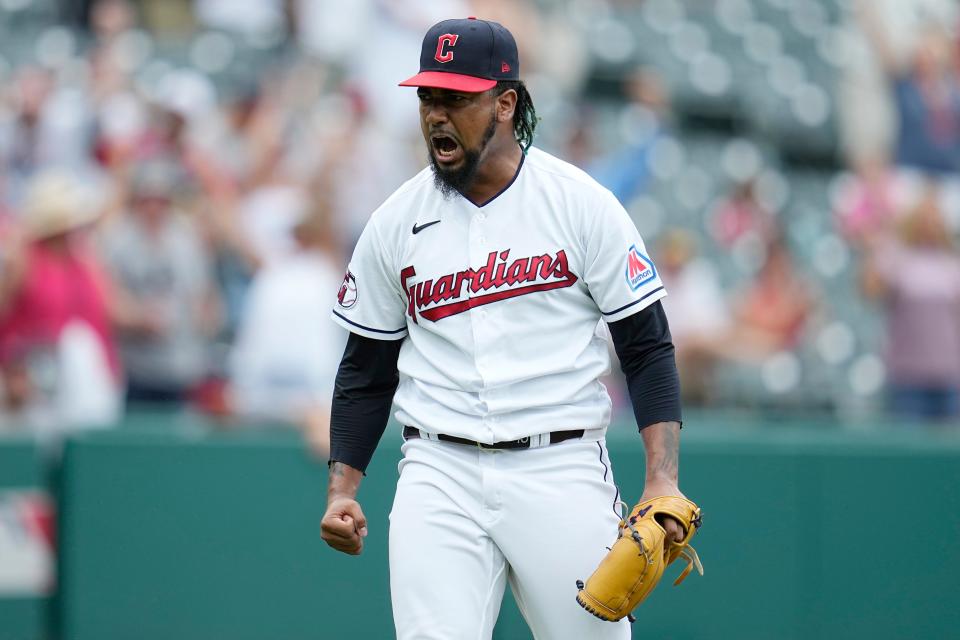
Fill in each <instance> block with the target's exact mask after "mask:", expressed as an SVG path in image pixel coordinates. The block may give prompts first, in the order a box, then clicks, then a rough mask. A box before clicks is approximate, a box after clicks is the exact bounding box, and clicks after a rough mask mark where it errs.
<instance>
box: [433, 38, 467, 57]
mask: <svg viewBox="0 0 960 640" xmlns="http://www.w3.org/2000/svg"><path fill="white" fill-rule="evenodd" d="M459 37H460V36H459V35H457V34H455V33H445V34H443V35H442V36H440V38H439V39H438V40H437V53H436V55H434V56H433V58H434V59H435V60H436V61H437V62H450V61H451V60H453V51H450V50H449V49H448V47H449V48H450V49H452V48H453V47H454V45H456V44H457V39H458V38H459Z"/></svg>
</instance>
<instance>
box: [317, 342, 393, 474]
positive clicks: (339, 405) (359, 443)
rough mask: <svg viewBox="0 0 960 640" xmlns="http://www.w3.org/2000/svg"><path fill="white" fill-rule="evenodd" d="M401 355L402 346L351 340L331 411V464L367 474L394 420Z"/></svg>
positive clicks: (341, 368) (345, 353)
mask: <svg viewBox="0 0 960 640" xmlns="http://www.w3.org/2000/svg"><path fill="white" fill-rule="evenodd" d="M399 353H400V343H399V341H385V340H372V339H370V338H364V337H361V336H358V335H355V334H351V335H350V337H349V338H348V340H347V346H346V349H344V352H343V359H342V360H341V362H340V369H339V370H338V372H337V380H336V384H335V388H334V394H333V404H332V406H331V410H330V460H331V463H333V462H340V463H343V464H345V465H346V466H348V467H352V468H353V469H356V470H359V471H360V472H361V473H362V472H364V471H366V470H367V464H369V462H370V459H371V458H372V457H373V452H374V450H376V448H377V444H378V443H379V442H380V437H381V436H382V435H383V431H384V429H385V428H386V426H387V421H388V420H389V418H390V405H391V403H392V402H393V394H394V392H395V391H396V390H397V384H398V382H399V374H398V373H397V358H398V356H399Z"/></svg>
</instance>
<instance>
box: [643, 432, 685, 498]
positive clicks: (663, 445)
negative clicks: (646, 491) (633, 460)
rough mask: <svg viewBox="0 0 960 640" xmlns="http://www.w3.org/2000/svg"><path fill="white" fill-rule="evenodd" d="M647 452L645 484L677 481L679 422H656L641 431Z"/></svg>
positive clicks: (674, 482) (664, 483)
mask: <svg viewBox="0 0 960 640" xmlns="http://www.w3.org/2000/svg"><path fill="white" fill-rule="evenodd" d="M641 434H642V435H643V447H644V449H645V450H646V454H647V473H646V478H647V480H646V486H647V487H650V486H653V485H669V486H673V487H676V486H678V483H679V468H680V462H679V461H680V423H679V422H658V423H657V424H652V425H650V426H648V427H647V428H645V429H644V430H643V431H641Z"/></svg>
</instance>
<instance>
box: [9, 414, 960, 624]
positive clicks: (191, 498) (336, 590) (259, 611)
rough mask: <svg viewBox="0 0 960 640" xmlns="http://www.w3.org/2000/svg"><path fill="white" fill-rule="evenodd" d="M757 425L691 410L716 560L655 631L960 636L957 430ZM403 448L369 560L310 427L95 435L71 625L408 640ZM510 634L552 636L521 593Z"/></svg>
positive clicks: (71, 473) (620, 439)
mask: <svg viewBox="0 0 960 640" xmlns="http://www.w3.org/2000/svg"><path fill="white" fill-rule="evenodd" d="M739 423H740V421H739V420H737V419H735V418H729V417H728V418H726V419H724V420H720V419H713V418H711V417H709V416H700V417H696V418H691V419H689V420H688V422H687V425H688V426H687V427H686V428H685V429H684V438H683V453H682V462H681V480H682V482H681V484H682V487H683V489H684V491H685V492H687V494H688V495H689V496H691V497H692V498H694V499H696V500H697V501H698V502H699V503H700V504H701V506H702V507H703V509H704V527H703V529H702V530H701V532H700V534H699V535H698V540H697V544H696V545H695V546H696V547H697V549H698V551H699V552H700V556H701V558H702V559H703V562H704V566H705V569H706V574H705V575H704V576H703V577H699V576H696V575H694V576H691V577H690V578H688V579H687V581H686V582H685V583H684V584H683V585H681V586H680V587H676V588H674V587H672V586H671V585H670V582H669V581H665V582H664V583H663V584H662V585H661V586H660V588H659V589H658V590H657V591H656V592H655V593H654V594H653V596H652V597H651V598H650V599H649V600H648V601H647V602H646V603H645V604H644V605H643V606H642V607H641V608H640V609H639V610H638V611H637V614H638V617H640V618H641V619H642V620H643V628H644V630H645V633H644V637H646V638H652V637H661V638H671V639H679V640H687V639H689V640H693V639H700V638H703V639H714V638H716V639H728V638H737V639H740V640H743V639H751V638H756V639H764V640H767V639H776V638H785V639H794V638H795V639H800V638H803V639H808V638H824V639H833V638H845V639H857V638H864V639H867V638H869V639H870V640H881V639H884V638H891V639H892V638H918V637H928V638H946V637H956V635H955V634H956V630H957V629H958V628H960V608H958V607H957V596H958V584H960V578H958V573H960V545H958V544H957V539H958V534H960V486H958V485H960V473H958V472H960V437H958V435H957V434H956V432H953V433H952V434H951V433H943V432H930V431H921V430H915V429H911V430H904V431H887V430H884V431H880V432H876V431H871V432H849V431H843V430H840V429H836V428H833V429H827V428H820V427H817V426H810V425H807V424H797V425H792V424H787V423H785V422H783V421H772V422H771V423H769V424H766V426H764V427H755V428H740V427H737V426H735V425H737V424H739ZM398 445H399V435H398V430H397V429H395V428H391V430H390V431H388V433H387V435H386V436H385V438H384V442H383V443H382V445H381V447H380V450H379V451H378V453H377V455H376V457H375V459H374V462H373V464H372V466H371V468H370V470H369V473H368V477H367V478H366V480H365V481H364V484H363V487H362V490H361V501H362V503H363V505H364V508H365V511H366V514H367V516H368V519H369V521H370V535H369V537H368V538H367V541H366V549H365V551H364V554H363V555H362V556H361V557H347V556H344V555H341V554H337V553H334V552H333V551H331V550H329V549H328V548H326V546H325V545H324V544H323V543H322V541H321V540H320V538H319V521H320V517H321V515H322V513H323V508H324V504H325V497H324V493H325V471H326V469H325V466H324V465H323V464H322V463H318V462H317V461H314V460H311V459H310V458H309V457H308V455H307V454H306V453H305V452H304V450H303V448H302V447H301V445H300V444H299V443H298V442H297V440H296V439H295V438H294V437H293V436H291V435H287V434H279V433H268V432H259V433H244V434H211V433H209V432H207V431H205V430H200V429H192V428H182V427H170V428H165V427H164V424H163V421H162V420H155V421H154V422H153V423H151V424H150V425H149V426H147V427H143V428H127V429H120V430H116V431H112V432H105V433H97V434H90V435H85V436H81V437H77V438H75V439H73V440H72V441H71V442H70V443H69V444H68V446H67V448H66V450H65V453H64V458H63V467H62V471H61V474H60V487H61V490H60V511H61V513H60V515H61V521H60V527H61V528H60V543H61V546H60V549H61V557H60V568H59V571H60V594H59V598H58V601H57V606H56V614H57V615H56V617H55V622H56V627H57V628H58V629H59V631H60V633H59V637H62V638H63V639H64V640H114V639H115V640H129V639H131V638H137V639H138V640H161V639H162V640H193V639H197V640H200V639H203V640H211V639H219V638H223V639H225V640H227V639H229V640H244V639H263V640H268V639H269V640H299V639H304V640H306V639H319V638H345V639H346V638H350V639H368V638H369V639H381V638H391V637H392V636H393V632H392V621H391V612H390V604H389V595H388V575H387V558H386V542H387V537H386V536H387V514H388V512H389V508H390V503H391V499H392V494H393V486H394V483H395V480H396V475H397V472H396V462H397V460H398V458H399V446H398ZM609 445H610V447H609V448H610V451H611V455H612V458H613V461H614V469H615V473H616V479H617V481H618V484H619V485H620V488H621V491H622V493H623V494H624V496H625V497H626V498H627V499H629V500H635V499H636V498H637V497H639V494H640V492H641V491H642V477H643V468H644V463H643V449H642V445H641V441H640V438H639V436H638V435H637V434H636V433H635V432H631V430H629V429H617V430H613V431H612V432H611V434H610V436H609ZM0 459H2V458H0ZM0 477H2V473H0ZM548 524H549V523H545V527H544V529H543V531H541V532H539V534H538V535H542V536H544V543H547V542H548V540H549V526H548ZM424 543H425V544H428V541H424ZM677 572H679V567H672V568H671V570H670V575H671V576H672V575H675V574H676V573H677ZM571 586H572V585H571ZM571 606H576V605H575V604H574V603H573V600H572V597H571ZM0 607H2V605H0ZM3 613H4V609H2V608H0V615H3ZM3 619H4V618H2V617H0V627H2V626H3V624H4V623H3V622H2V620H3ZM0 637H5V636H2V635H0ZM10 637H15V638H20V637H30V636H16V635H15V636H10ZM495 637H496V638H498V639H500V640H505V639H511V640H513V639H523V640H526V639H528V638H530V634H529V633H528V632H527V631H526V629H525V627H524V625H523V622H522V620H521V619H520V617H519V614H518V613H517V611H516V608H515V607H514V606H513V604H512V603H509V602H508V603H507V604H506V605H505V607H504V611H503V613H502V615H501V618H500V621H499V623H498V626H497V630H496V633H495ZM637 637H640V635H639V634H637Z"/></svg>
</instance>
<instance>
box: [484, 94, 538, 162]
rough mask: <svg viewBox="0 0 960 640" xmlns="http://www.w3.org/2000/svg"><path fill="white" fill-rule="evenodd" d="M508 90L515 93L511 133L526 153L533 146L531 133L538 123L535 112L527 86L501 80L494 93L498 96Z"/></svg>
mask: <svg viewBox="0 0 960 640" xmlns="http://www.w3.org/2000/svg"><path fill="white" fill-rule="evenodd" d="M510 89H513V90H514V91H516V92H517V106H516V108H515V109H514V111H513V133H514V135H515V136H516V137H517V142H519V143H520V146H521V147H523V150H524V151H525V152H526V151H527V150H528V149H529V148H530V145H531V144H533V132H534V131H535V130H536V128H537V122H538V118H537V110H536V108H534V106H533V98H531V97H530V92H529V91H527V85H525V84H523V82H522V81H521V80H501V81H500V82H498V83H497V86H496V88H495V89H494V91H495V92H496V95H498V96H499V95H501V94H503V93H504V92H506V91H509V90H510Z"/></svg>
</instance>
